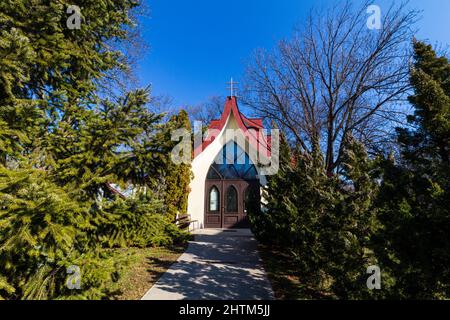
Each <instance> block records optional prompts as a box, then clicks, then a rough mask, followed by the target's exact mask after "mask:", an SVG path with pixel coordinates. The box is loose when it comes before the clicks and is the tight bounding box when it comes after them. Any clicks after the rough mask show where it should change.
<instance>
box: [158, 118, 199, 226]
mask: <svg viewBox="0 0 450 320" xmlns="http://www.w3.org/2000/svg"><path fill="white" fill-rule="evenodd" d="M169 126H170V127H171V130H176V129H185V130H187V132H189V133H190V132H191V124H190V121H189V116H188V114H187V112H186V111H184V110H181V111H180V112H179V113H178V114H177V115H174V116H172V117H171V119H170V121H169ZM169 139H170V138H169ZM174 143H178V141H176V142H174ZM173 146H174V144H173ZM180 156H182V155H180ZM189 156H191V155H189ZM191 178H192V172H191V165H190V164H185V163H182V164H175V163H174V162H173V161H172V159H171V158H170V156H169V157H168V159H167V163H166V166H165V173H164V181H165V186H166V189H165V199H164V202H165V206H166V210H167V215H168V218H169V219H170V220H171V221H173V220H174V219H175V217H176V215H177V213H178V214H186V213H187V204H188V195H189V183H190V182H191Z"/></svg>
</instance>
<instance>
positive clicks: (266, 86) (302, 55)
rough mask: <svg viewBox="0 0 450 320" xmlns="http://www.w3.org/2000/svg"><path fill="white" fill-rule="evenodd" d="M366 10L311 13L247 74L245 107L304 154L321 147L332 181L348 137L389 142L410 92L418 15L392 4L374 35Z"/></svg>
mask: <svg viewBox="0 0 450 320" xmlns="http://www.w3.org/2000/svg"><path fill="white" fill-rule="evenodd" d="M368 6H369V2H367V3H365V4H364V5H362V6H361V7H355V6H353V4H352V3H351V2H346V3H344V4H336V5H335V6H333V7H331V8H329V9H326V10H313V11H311V12H310V14H309V17H308V18H307V20H306V21H305V23H304V24H303V25H301V26H300V27H299V28H297V29H296V31H295V33H294V35H293V37H292V38H291V39H289V40H284V41H281V42H280V43H279V45H278V47H277V49H276V50H275V51H274V52H272V53H267V52H265V51H262V50H260V51H258V52H257V53H256V54H255V56H254V59H253V60H254V61H253V62H252V64H250V66H249V68H248V70H247V76H246V85H245V103H247V104H248V105H250V106H251V107H252V108H254V109H255V110H256V112H257V113H259V114H260V115H261V116H264V117H268V118H270V119H273V120H275V121H276V122H277V123H278V125H279V126H280V128H286V129H287V131H288V132H287V133H288V134H289V135H290V136H291V138H293V139H295V141H296V143H297V144H298V145H299V146H300V147H301V149H302V151H303V152H304V153H305V154H307V155H308V154H311V152H312V151H313V149H314V148H320V150H321V151H322V152H323V154H324V156H325V163H326V170H327V172H328V173H329V174H331V173H332V172H333V171H334V170H336V169H338V167H339V163H340V159H341V154H342V151H343V150H342V147H343V141H344V140H345V137H346V136H347V135H349V134H352V135H354V136H355V137H358V138H359V139H360V140H361V141H362V142H364V143H366V144H368V145H370V144H374V143H376V142H377V141H380V139H381V140H383V139H385V138H386V137H387V135H386V132H383V131H388V129H389V126H390V125H391V124H392V121H397V120H398V115H399V114H400V113H401V110H400V108H399V104H400V103H401V102H402V101H403V99H404V98H405V94H406V93H407V91H408V90H409V81H408V71H409V66H408V64H409V58H410V54H411V51H410V42H411V40H412V35H413V33H414V31H413V30H412V28H411V26H412V25H413V24H414V22H415V21H416V19H417V16H418V12H416V11H411V10H406V4H405V3H402V4H400V5H397V6H396V5H394V4H393V5H392V6H390V7H389V8H386V10H385V11H384V12H383V15H382V26H381V28H380V29H378V30H371V29H369V28H368V27H367V24H366V23H367V18H368V17H369V15H368V14H367V13H366V10H367V7H368Z"/></svg>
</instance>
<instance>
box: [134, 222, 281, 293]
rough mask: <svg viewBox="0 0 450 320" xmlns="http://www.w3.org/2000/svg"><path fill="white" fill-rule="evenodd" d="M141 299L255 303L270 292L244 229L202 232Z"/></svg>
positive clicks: (251, 240) (251, 236)
mask: <svg viewBox="0 0 450 320" xmlns="http://www.w3.org/2000/svg"><path fill="white" fill-rule="evenodd" d="M142 299H143V300H178V299H192V300H201V299H207V300H235V299H242V300H254V299H258V300H259V299H273V291H272V288H271V286H270V283H269V281H268V280H267V276H266V273H265V271H264V268H263V266H262V262H261V260H260V258H259V255H258V251H257V242H256V240H255V239H254V238H253V235H252V234H251V233H250V231H249V230H248V229H239V230H236V231H234V232H229V231H224V230H220V229H203V230H199V231H197V232H196V235H195V240H194V241H191V242H190V243H189V246H188V248H187V250H186V252H185V253H184V254H182V255H181V256H180V258H179V259H178V261H177V262H176V263H174V264H173V265H172V266H171V267H170V268H169V269H168V270H167V272H166V273H165V274H164V275H163V276H162V277H161V278H160V279H159V280H158V281H157V282H156V283H155V285H154V286H153V287H152V288H151V289H150V290H149V291H148V292H147V293H146V294H145V295H144V297H143V298H142Z"/></svg>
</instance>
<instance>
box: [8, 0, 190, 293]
mask: <svg viewBox="0 0 450 320" xmlns="http://www.w3.org/2000/svg"><path fill="white" fill-rule="evenodd" d="M69 5H78V6H79V7H80V8H81V14H82V17H83V18H82V23H81V29H79V30H70V29H69V28H67V26H66V20H67V18H68V17H69V15H68V14H67V13H66V10H67V7H68V6H69ZM138 5H139V2H138V1H134V0H127V1H123V0H104V1H97V0H95V1H94V0H92V1H57V2H55V1H47V0H6V1H1V3H0V298H5V299H101V298H105V297H108V295H109V294H110V292H108V290H107V289H106V288H107V287H108V285H107V283H108V282H111V281H116V280H117V279H116V278H117V274H118V272H117V270H119V269H120V268H122V267H123V266H124V264H125V263H126V261H122V260H117V259H116V258H115V256H114V255H112V254H111V252H110V251H109V250H108V249H107V248H108V247H123V246H157V245H168V244H171V243H173V242H174V241H182V240H184V237H185V235H184V233H182V232H180V231H179V230H178V228H177V227H176V226H175V225H174V224H172V223H170V221H169V219H167V217H168V216H169V215H168V213H167V212H166V210H165V209H164V206H163V200H164V198H165V194H164V193H165V192H166V190H165V189H164V188H160V185H161V183H160V182H161V181H163V180H164V175H165V173H166V172H165V168H166V167H167V164H168V163H169V161H170V150H171V148H172V146H173V142H172V141H170V134H169V133H170V130H171V129H172V127H173V126H172V124H165V123H162V118H163V116H162V115H158V114H155V113H153V112H151V111H150V110H149V109H148V102H149V92H148V90H133V91H130V92H127V93H125V94H121V93H120V92H119V90H117V88H118V87H119V86H120V85H122V84H123V76H124V75H125V74H124V73H123V72H124V71H127V70H128V67H129V66H128V64H127V57H126V55H125V54H126V52H125V51H124V50H123V48H127V47H129V46H131V44H132V43H131V42H132V41H133V38H132V37H131V35H132V27H133V20H134V19H133V16H134V13H133V10H134V8H136V7H137V6H138ZM105 84H108V85H109V87H112V88H113V89H112V90H110V91H108V92H107V95H106V96H108V97H110V98H107V99H106V98H104V96H105V94H104V93H105V90H104V89H105ZM120 88H122V86H120ZM117 96H118V97H117ZM187 179H188V178H187ZM107 183H115V184H118V185H120V186H125V185H129V184H132V185H134V186H135V192H134V194H133V196H132V197H130V198H128V199H126V200H125V199H121V198H120V197H118V196H117V195H115V194H112V193H111V192H110V190H109V188H107ZM183 183H189V182H186V181H184V182H183ZM177 205H179V206H180V209H181V210H184V206H185V205H184V204H183V203H182V201H180V202H177V203H176V204H174V206H177ZM73 265H76V266H78V267H79V268H80V271H81V276H82V279H81V286H82V287H81V289H79V290H69V289H68V288H67V286H66V282H65V281H66V278H67V268H68V267H69V266H73Z"/></svg>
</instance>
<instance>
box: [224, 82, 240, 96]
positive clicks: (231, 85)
mask: <svg viewBox="0 0 450 320" xmlns="http://www.w3.org/2000/svg"><path fill="white" fill-rule="evenodd" d="M227 84H229V85H230V86H229V88H228V89H230V94H231V95H230V96H231V97H233V96H234V90H235V87H234V85H235V84H239V82H234V81H233V78H231V81H230V82H227Z"/></svg>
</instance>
